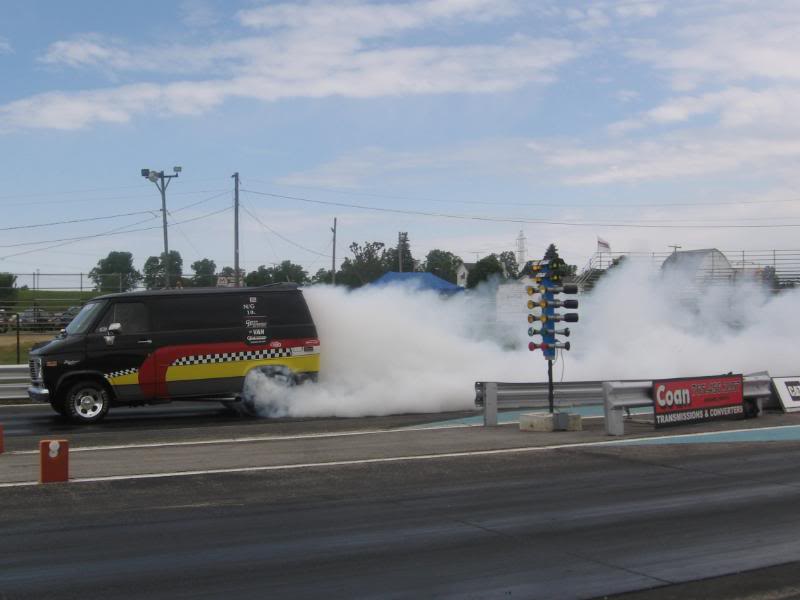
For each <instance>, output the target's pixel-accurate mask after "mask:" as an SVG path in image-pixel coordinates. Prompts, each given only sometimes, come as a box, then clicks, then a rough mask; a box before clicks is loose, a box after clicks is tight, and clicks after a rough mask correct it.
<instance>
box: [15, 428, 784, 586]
mask: <svg viewBox="0 0 800 600" xmlns="http://www.w3.org/2000/svg"><path fill="white" fill-rule="evenodd" d="M498 429H499V430H500V432H504V431H505V428H498ZM478 431H479V430H477V429H464V430H461V432H462V433H469V434H474V433H477V432H478ZM426 433H427V434H428V435H430V434H435V433H436V432H426ZM440 433H441V432H440ZM405 435H406V434H403V435H401V436H395V435H391V436H383V437H387V438H392V439H401V438H403V437H404V436H405ZM368 437H369V436H351V437H349V438H341V439H342V440H345V439H346V440H347V443H348V444H349V443H350V442H351V441H353V440H356V439H358V440H364V439H367V438H368ZM85 454H86V455H95V454H96V453H95V452H87V453H85ZM798 461H800V447H798V445H797V444H790V443H769V444H735V445H734V444H714V445H697V446H685V445H681V446H669V447H664V446H659V447H655V446H653V447H642V446H637V447H633V446H586V447H581V448H562V449H556V450H552V451H550V452H536V453H527V454H483V455H481V454H478V455H474V456H464V457H457V458H452V457H439V458H436V459H432V460H426V461H420V462H404V461H398V462H381V463H365V464H350V465H341V466H338V467H336V468H315V467H310V468H306V469H298V470H283V471H263V472H250V473H228V474H216V475H194V476H186V477H180V478H165V479H154V480H146V481H142V480H129V481H105V482H96V483H83V484H78V485H75V484H55V485H49V486H37V487H25V488H8V489H2V490H0V500H1V501H2V505H3V510H2V511H0V532H1V533H2V539H3V540H4V541H5V544H4V547H3V550H2V552H0V590H2V594H3V597H4V600H5V599H17V598H41V597H48V598H78V597H80V598H141V597H147V598H175V597H183V598H219V597H237V598H265V597H276V598H279V597H280V598H282V597H286V598H319V597H321V596H324V597H330V598H356V597H358V598H421V597H437V598H509V597H511V598H567V599H568V598H593V597H602V596H603V595H608V594H619V593H623V592H627V591H633V590H644V589H651V588H655V589H656V592H659V593H662V590H663V589H669V588H663V586H669V585H672V584H680V583H683V582H689V581H695V580H699V579H706V578H709V577H714V576H721V575H730V574H732V573H740V572H743V571H748V570H751V569H760V568H764V567H769V566H772V565H777V564H783V563H787V562H791V561H798V560H800V511H798V510H797V509H796V507H797V506H798V503H800V476H798V473H797V469H796V466H795V465H796V464H797V462H798ZM782 585H783V584H782ZM764 586H765V588H763V589H769V581H766V582H764ZM728 591H729V590H728ZM656 592H654V593H656ZM640 597H646V596H640ZM704 597H707V598H714V597H720V598H722V597H726V598H727V597H731V596H730V595H725V596H714V595H713V593H708V594H706V595H704Z"/></svg>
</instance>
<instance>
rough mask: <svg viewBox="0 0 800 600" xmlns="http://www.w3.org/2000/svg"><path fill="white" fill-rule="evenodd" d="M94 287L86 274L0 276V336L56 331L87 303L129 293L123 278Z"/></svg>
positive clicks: (106, 279)
mask: <svg viewBox="0 0 800 600" xmlns="http://www.w3.org/2000/svg"><path fill="white" fill-rule="evenodd" d="M98 283H99V285H98ZM98 283H96V282H95V281H94V280H93V279H90V278H89V276H88V275H87V274H86V273H37V272H33V273H0V334H3V333H9V332H12V331H14V330H16V329H18V328H19V330H20V331H23V332H34V333H44V332H53V331H59V330H60V329H63V328H64V327H66V325H67V324H68V323H69V321H70V320H72V317H74V316H75V315H76V314H77V313H78V311H79V310H80V309H81V307H82V306H83V305H84V304H85V303H86V302H87V301H88V300H90V299H92V298H94V297H95V296H99V295H102V294H109V293H114V292H120V291H126V290H128V289H130V286H129V284H128V280H127V276H126V275H125V274H116V273H112V274H107V275H102V276H100V279H99V282H98Z"/></svg>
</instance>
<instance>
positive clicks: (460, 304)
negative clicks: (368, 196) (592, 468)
mask: <svg viewBox="0 0 800 600" xmlns="http://www.w3.org/2000/svg"><path fill="white" fill-rule="evenodd" d="M499 287H500V290H499V291H498V286H497V284H496V283H490V284H487V285H484V286H483V287H481V288H480V289H479V290H477V291H476V292H470V293H465V294H459V295H456V296H452V297H441V296H439V295H437V294H435V293H434V292H428V291H421V290H417V289H414V288H413V287H409V286H401V285H389V286H385V287H378V286H366V287H364V288H360V289H357V290H354V291H351V292H349V291H346V290H344V289H342V288H338V287H336V288H335V287H331V286H313V287H310V288H307V289H306V290H305V291H304V294H305V296H306V299H307V301H308V304H309V307H310V309H311V312H312V314H313V316H314V320H315V322H316V324H317V329H318V333H319V338H320V341H321V344H322V345H321V351H322V354H321V370H320V379H319V382H318V383H316V384H314V383H307V384H304V385H302V386H297V387H285V386H282V385H278V384H276V383H275V382H273V381H271V380H269V379H268V378H266V377H264V376H262V375H258V374H254V375H252V376H251V377H248V380H247V383H246V395H248V397H249V398H250V400H251V402H252V403H253V404H254V405H255V407H256V409H257V411H258V412H259V414H260V415H262V416H267V417H282V416H292V417H311V416H315V417H323V416H336V417H355V416H367V415H387V414H401V413H429V412H442V411H450V410H469V409H471V408H473V406H474V404H473V401H474V383H475V382H476V381H543V380H545V379H546V373H547V369H546V363H545V361H544V360H543V359H542V356H541V353H539V352H529V351H528V349H527V343H528V341H529V339H530V338H528V335H527V328H528V324H527V320H526V315H527V312H528V311H527V309H526V308H525V301H526V300H527V298H526V296H525V292H524V284H523V283H515V284H511V285H503V286H499ZM579 300H580V303H581V306H580V308H579V310H578V312H579V314H580V322H579V323H576V324H575V325H574V326H572V327H570V329H571V330H572V336H571V338H570V340H571V342H572V351H571V352H568V353H567V352H561V353H560V354H559V356H558V360H557V361H556V364H555V377H556V380H559V379H562V378H563V380H565V381H580V380H610V379H651V378H660V377H681V376H699V375H714V374H719V373H727V372H729V371H733V372H735V373H739V372H743V373H749V372H754V371H759V370H769V371H770V373H771V374H772V375H791V374H792V373H794V372H796V371H797V370H798V369H797V367H796V366H795V364H796V360H795V356H796V351H795V340H796V339H798V336H800V319H798V318H797V312H798V309H800V295H799V293H798V291H794V290H787V291H784V292H782V293H780V294H773V293H771V292H770V291H769V290H768V289H766V288H765V287H764V286H763V285H760V284H758V283H757V282H755V281H752V280H751V281H745V282H739V283H735V284H734V283H730V284H724V285H720V284H715V285H711V286H703V285H699V284H698V283H697V281H696V280H695V278H694V274H691V273H680V272H672V273H662V272H660V271H654V270H653V269H652V268H651V267H649V266H646V265H641V264H636V263H635V262H632V263H631V264H625V265H624V266H620V267H619V268H615V269H612V271H610V272H608V274H607V275H606V276H605V277H603V278H602V279H601V280H600V281H599V282H598V285H597V286H596V287H595V289H594V290H593V291H592V292H591V293H588V294H584V295H582V296H580V297H579Z"/></svg>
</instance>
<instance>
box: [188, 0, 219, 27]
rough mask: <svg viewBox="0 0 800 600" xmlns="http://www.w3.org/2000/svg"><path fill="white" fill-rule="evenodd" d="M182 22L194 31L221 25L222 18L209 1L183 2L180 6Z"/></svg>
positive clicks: (191, 0)
mask: <svg viewBox="0 0 800 600" xmlns="http://www.w3.org/2000/svg"><path fill="white" fill-rule="evenodd" d="M180 11H181V21H183V23H184V24H185V25H186V26H187V27H190V28H192V29H204V28H206V27H212V26H214V25H216V24H217V23H219V21H220V16H219V14H218V13H217V10H216V8H215V7H214V5H213V4H211V2H209V1H208V0H183V2H181V4H180Z"/></svg>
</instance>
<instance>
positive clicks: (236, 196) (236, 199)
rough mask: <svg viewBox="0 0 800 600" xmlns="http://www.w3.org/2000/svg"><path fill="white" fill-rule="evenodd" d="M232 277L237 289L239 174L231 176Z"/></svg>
mask: <svg viewBox="0 0 800 600" xmlns="http://www.w3.org/2000/svg"><path fill="white" fill-rule="evenodd" d="M231 177H233V185H234V188H233V190H234V191H233V276H234V278H235V280H236V284H235V287H237V288H238V287H239V172H238V171H237V172H236V173H234V174H233V175H231Z"/></svg>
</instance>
